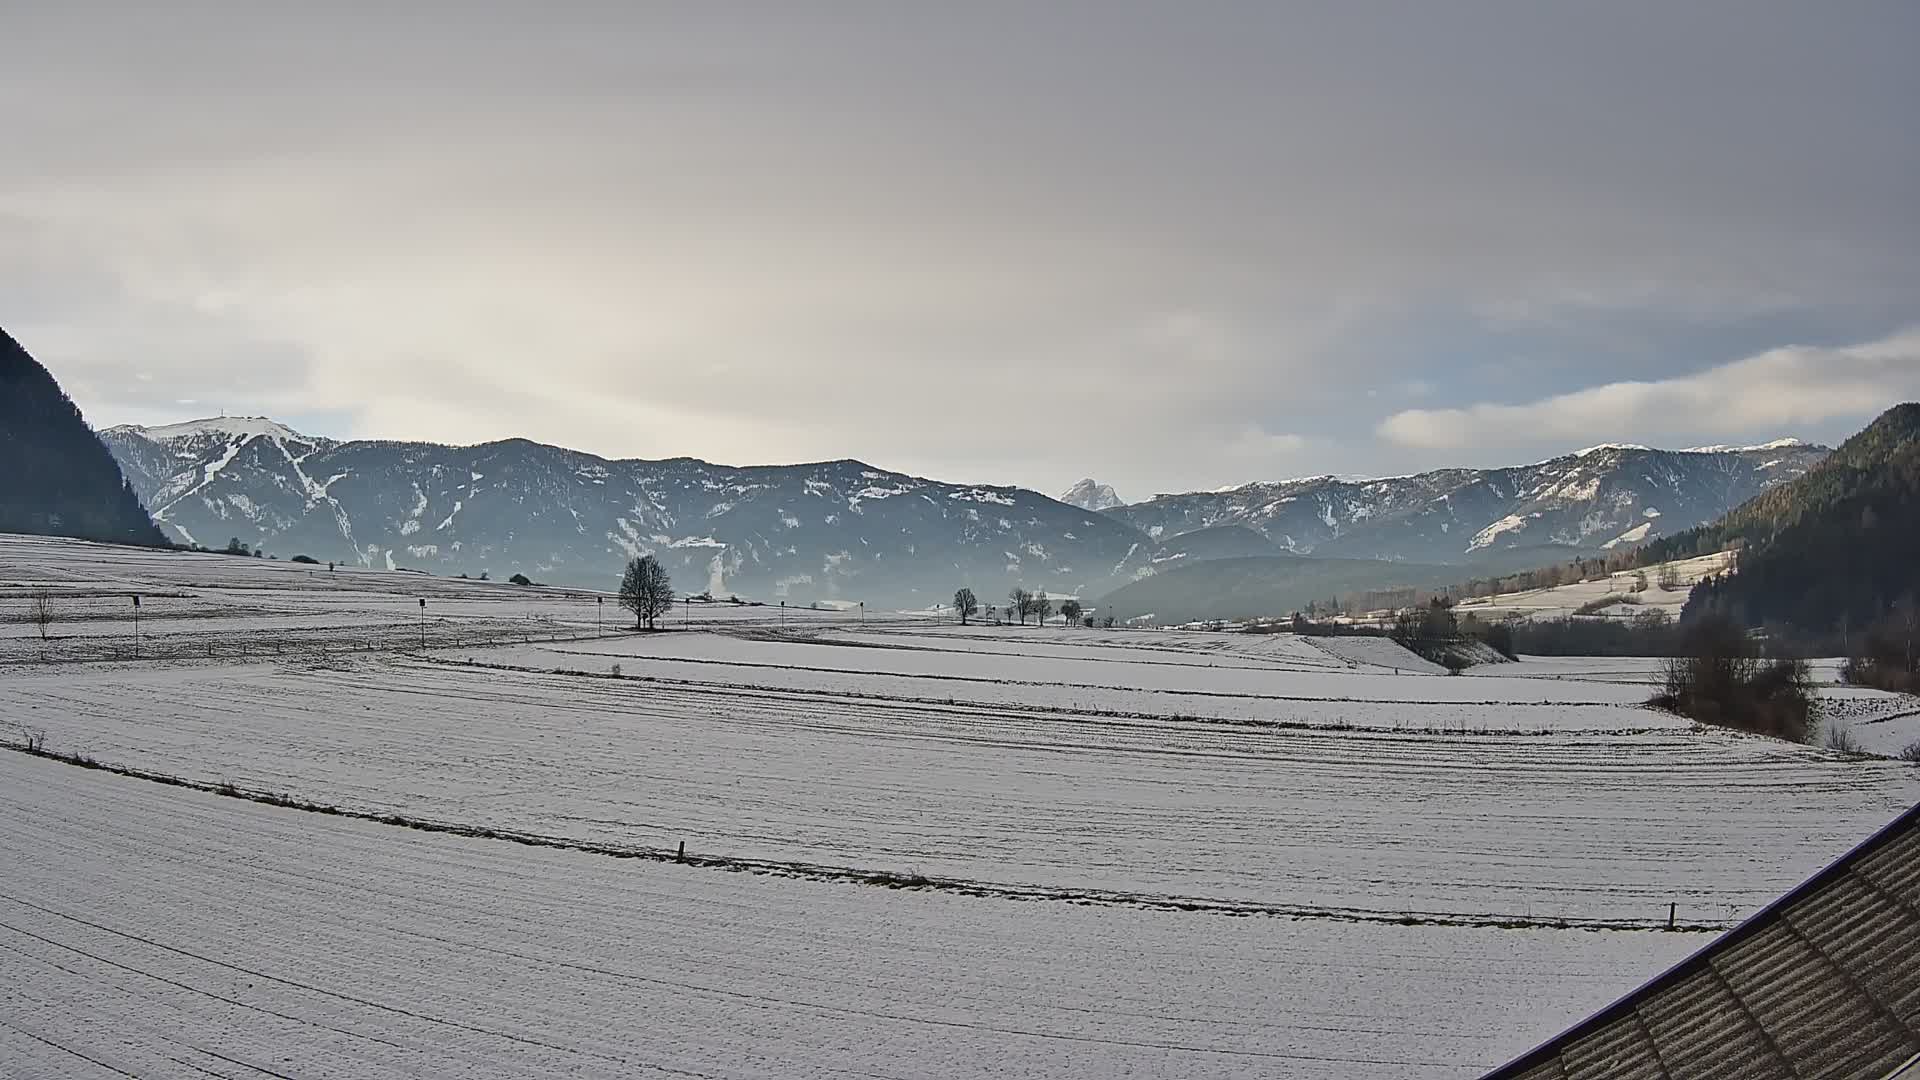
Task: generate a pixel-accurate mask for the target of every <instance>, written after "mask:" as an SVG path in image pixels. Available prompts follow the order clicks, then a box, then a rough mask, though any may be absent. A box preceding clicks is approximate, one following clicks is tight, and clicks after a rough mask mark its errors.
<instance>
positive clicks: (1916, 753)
mask: <svg viewBox="0 0 1920 1080" xmlns="http://www.w3.org/2000/svg"><path fill="white" fill-rule="evenodd" d="M1900 760H1901V761H1912V762H1916V763H1920V739H1915V740H1914V741H1913V742H1910V743H1908V744H1907V747H1906V749H1904V750H1902V751H1900Z"/></svg>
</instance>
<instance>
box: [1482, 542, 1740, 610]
mask: <svg viewBox="0 0 1920 1080" xmlns="http://www.w3.org/2000/svg"><path fill="white" fill-rule="evenodd" d="M1732 565H1733V555H1732V553H1730V552H1717V553H1715V554H1712V555H1702V556H1700V557H1699V558H1694V559H1678V560H1675V561H1673V562H1669V563H1661V564H1660V565H1658V566H1650V567H1648V568H1646V569H1645V570H1622V571H1620V572H1618V573H1615V574H1608V575H1606V576H1604V577H1601V578H1597V579H1595V580H1593V581H1581V582H1575V583H1574V584H1571V585H1555V586H1553V587H1551V588H1546V589H1531V590H1528V591H1526V592H1516V593H1501V594H1499V595H1498V596H1480V597H1474V598H1472V599H1468V600H1462V601H1461V602H1460V606H1459V609H1460V613H1461V614H1463V615H1464V614H1467V613H1469V612H1471V613H1473V614H1475V615H1478V616H1480V617H1481V618H1483V619H1487V620H1489V621H1494V622H1498V621H1499V620H1501V619H1506V618H1523V619H1565V618H1570V617H1572V616H1573V615H1575V614H1579V613H1583V612H1584V613H1586V614H1591V615H1595V616H1599V617H1606V618H1621V619H1624V618H1631V617H1633V616H1635V615H1640V614H1644V613H1646V612H1649V611H1658V612H1661V613H1663V614H1665V615H1668V616H1670V617H1673V618H1678V617H1679V615H1680V609H1681V608H1683V607H1685V606H1686V604H1687V597H1688V595H1690V594H1691V593H1692V592H1693V587H1694V585H1696V584H1698V583H1699V582H1700V580H1701V579H1702V578H1708V577H1712V576H1713V575H1715V574H1718V573H1721V572H1722V571H1724V570H1727V569H1728V568H1730V567H1731V566H1732ZM1663 571H1670V572H1671V577H1670V578H1669V583H1670V584H1672V585H1673V586H1675V587H1674V588H1670V589H1669V588H1663V587H1662V586H1661V585H1660V584H1659V581H1660V579H1661V577H1662V573H1663ZM1643 580H1644V582H1645V585H1644V587H1643V586H1642V584H1641V582H1642V581H1643ZM1610 599H1612V600H1616V601H1617V602H1616V603H1613V604H1610V605H1607V606H1605V607H1601V608H1599V609H1598V610H1590V608H1591V606H1593V605H1599V604H1601V603H1602V602H1603V601H1606V600H1610Z"/></svg>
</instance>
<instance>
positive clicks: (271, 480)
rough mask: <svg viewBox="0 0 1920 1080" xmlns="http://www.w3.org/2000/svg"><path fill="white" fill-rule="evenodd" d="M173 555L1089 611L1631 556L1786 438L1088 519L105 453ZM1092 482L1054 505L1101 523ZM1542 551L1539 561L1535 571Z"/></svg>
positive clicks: (1031, 507)
mask: <svg viewBox="0 0 1920 1080" xmlns="http://www.w3.org/2000/svg"><path fill="white" fill-rule="evenodd" d="M101 439H102V441H103V442H105V443H106V445H107V446H108V447H109V448H110V449H111V450H112V451H113V454H114V456H115V457H116V458H117V459H118V460H119V462H120V466H121V468H122V469H123V470H124V472H125V473H126V476H127V478H128V480H129V482H130V483H131V484H132V485H133V488H134V490H135V491H137V492H138V493H139V494H140V496H141V498H142V499H143V500H145V502H146V505H147V506H148V508H149V509H150V510H151V511H152V512H153V516H154V519H155V521H156V522H157V523H159V524H160V526H161V527H162V528H163V529H165V530H166V531H167V533H168V534H169V536H170V537H172V538H174V539H176V540H179V541H181V542H188V543H193V542H197V543H201V544H204V545H206V546H208V547H220V546H222V545H224V544H225V543H226V541H227V539H228V538H229V537H237V538H238V539H240V540H241V541H242V542H244V543H247V544H249V545H252V546H256V547H265V548H266V549H267V550H268V551H270V552H273V553H275V554H279V555H281V556H282V557H286V556H291V555H293V554H307V555H311V556H313V557H315V558H319V559H327V560H339V561H343V562H346V563H348V564H358V565H366V566H379V567H387V566H393V567H406V568H411V569H424V570H429V571H431V572H433V573H437V574H456V573H466V574H469V575H474V576H477V575H479V574H480V573H487V574H489V575H490V576H492V577H495V578H503V577H505V576H507V575H509V574H512V573H516V572H519V573H525V574H528V575H529V576H531V577H533V578H535V579H538V580H544V581H552V582H555V583H564V584H574V585H582V586H596V587H602V588H605V587H610V584H611V582H612V581H613V580H614V579H616V578H617V575H618V571H619V567H620V564H621V563H622V562H623V561H624V560H625V559H626V558H628V557H629V556H631V555H636V554H642V553H651V554H655V555H657V556H658V557H660V558H661V559H662V560H663V561H665V562H666V563H667V565H668V569H669V571H670V572H671V573H672V574H673V576H674V579H675V582H676V584H677V585H678V586H679V587H680V588H681V589H682V590H683V591H689V592H699V591H711V592H713V593H714V594H715V595H721V596H724V595H727V594H729V593H737V594H739V595H741V596H743V597H752V598H759V599H769V600H783V599H784V600H787V601H789V602H794V603H808V602H812V601H817V600H856V599H857V600H862V601H865V602H867V603H869V604H882V605H890V606H899V607H925V606H929V605H934V604H939V603H943V602H945V601H946V600H947V599H948V598H949V597H951V595H952V592H953V590H954V589H956V588H958V587H960V586H962V585H965V586H968V587H970V588H972V589H973V590H974V591H975V592H976V593H977V594H979V595H980V596H981V597H983V598H987V597H998V596H1000V595H1002V594H1004V593H1005V591H1006V590H1007V588H1008V587H1010V586H1011V585H1015V584H1019V585H1024V586H1027V587H1029V588H1044V589H1046V590H1048V591H1049V592H1053V593H1057V594H1079V595H1082V596H1088V597H1091V596H1096V595H1100V594H1102V593H1104V592H1108V591H1111V590H1112V589H1115V588H1118V587H1119V586H1121V585H1124V584H1126V583H1128V582H1130V581H1135V580H1139V579H1141V578H1145V577H1148V576H1151V575H1153V574H1156V573H1162V572H1164V571H1166V570H1168V569H1171V568H1173V567H1176V566H1182V565H1192V564H1194V563H1197V562H1202V561H1206V560H1209V559H1217V558H1244V557H1249V556H1257V555H1263V554H1270V553H1271V554H1279V553H1285V554H1294V555H1307V554H1310V555H1315V556H1320V557H1342V558H1357V559H1378V560H1390V561H1402V562H1410V563H1428V564H1436V563H1437V564H1468V565H1471V564H1475V563H1478V562H1481V561H1483V560H1484V559H1486V558H1488V557H1489V556H1491V555H1493V554H1504V555H1507V556H1513V555H1517V554H1519V553H1520V549H1528V548H1539V549H1541V550H1542V551H1548V550H1554V551H1558V550H1560V549H1566V548H1573V547H1580V548H1601V547H1607V546H1619V545H1623V544H1635V543H1638V542H1640V541H1642V540H1644V539H1647V538H1649V537H1652V536H1656V535H1660V534H1662V533H1670V532H1674V531H1678V530H1679V529H1683V528H1686V527H1690V526H1693V525H1697V524H1699V523H1701V522H1703V521H1708V520H1712V519H1713V518H1715V517H1717V516H1718V515H1720V514H1721V513H1724V512H1725V511H1726V510H1727V509H1729V508H1730V507H1732V506H1734V505H1737V504H1738V503H1740V502H1742V501H1744V500H1745V499H1746V498H1748V497H1750V496H1751V495H1752V494H1754V493H1756V492H1758V491H1761V490H1764V489H1766V488H1767V487H1769V486H1771V485H1773V484H1775V483H1779V482H1782V481H1784V480H1787V479H1791V478H1792V477H1795V476H1798V475H1801V474H1802V473H1804V472H1805V471H1806V469H1807V467H1809V466H1810V465H1811V464H1812V463H1813V462H1815V461H1817V460H1819V458H1820V457H1821V456H1823V455H1824V454H1825V453H1826V451H1825V450H1824V449H1823V448H1820V447H1807V446H1802V445H1798V444H1792V445H1788V444H1784V443H1783V444H1772V445H1770V446H1768V447H1763V448H1732V449H1712V450H1700V451H1664V450H1650V449H1646V448H1638V447H1621V446H1613V447H1595V448H1591V449H1589V450H1585V451H1581V452H1580V453H1577V454H1570V455H1565V456H1563V457H1560V458H1555V459H1553V460H1552V461H1548V462H1541V463H1538V464H1536V465H1530V466H1519V467H1513V468H1507V469H1441V470H1435V471H1433V472H1427V473H1421V474H1418V475H1415V476H1409V477H1399V478H1386V479H1373V480H1344V479H1339V478H1334V477H1320V478H1315V479H1310V480H1297V481H1287V482H1283V483H1278V484H1249V485H1245V486H1243V487H1240V488H1235V489H1232V490H1230V491H1221V492H1196V493H1191V494H1185V495H1163V496H1157V497H1155V498H1154V499H1151V500H1148V501H1147V502H1143V503H1134V504H1131V505H1118V504H1116V505H1113V506H1110V507H1108V508H1107V509H1105V510H1090V509H1086V508H1084V507H1082V506H1075V505H1069V504H1067V503H1065V502H1061V501H1057V500H1054V499H1050V498H1047V497H1046V496H1044V495H1040V494H1038V493H1036V492H1033V491H1028V490H1025V489H1021V488H1016V487H1003V486H995V485H965V484H951V483H943V482H940V481H935V480H929V479H925V478H921V477H914V476H908V475H906V474H903V473H897V472H890V471H887V470H883V469H878V468H875V467H873V466H870V465H866V464H864V463H861V462H858V461H850V460H842V461H829V462H817V463H811V464H801V465H767V466H748V467H736V466H726V465H714V464H710V463H707V462H704V461H698V460H695V459H691V458H675V459H668V460H664V461H645V460H610V459H606V458H601V457H597V456H595V455H592V454H587V453H582V452H579V451H574V450H568V449H564V448H561V447H555V446H547V445H544V444H540V443H534V442H529V441H527V440H524V439H510V440H505V441H502V442H492V443H484V444H480V445H477V446H443V445H438V444H432V443H415V442H389V441H346V442H342V441H337V440H333V439H327V438H320V437H314V436H308V435H305V434H302V433H300V432H298V431H295V430H293V429H291V428H289V427H287V426H285V425H282V424H278V423H275V422H274V421H272V420H269V419H266V418H263V417H224V418H218V419H211V420H200V421H193V422H189V423H185V424H175V425H169V426H165V427H152V428H142V427H119V428H110V429H108V430H106V431H104V432H102V433H101ZM1110 493H1111V489H1110V488H1107V487H1106V486H1105V485H1100V484H1097V483H1095V482H1092V481H1087V482H1085V483H1083V484H1079V485H1075V488H1074V490H1073V491H1070V492H1068V494H1069V495H1075V496H1080V497H1083V498H1084V500H1085V501H1089V502H1091V503H1096V504H1097V503H1099V502H1101V501H1104V498H1103V496H1105V495H1108V494H1110ZM1558 557H1564V556H1555V557H1548V556H1547V555H1545V554H1543V555H1542V556H1541V559H1540V561H1541V563H1542V564H1545V563H1548V562H1553V561H1556V558H1558Z"/></svg>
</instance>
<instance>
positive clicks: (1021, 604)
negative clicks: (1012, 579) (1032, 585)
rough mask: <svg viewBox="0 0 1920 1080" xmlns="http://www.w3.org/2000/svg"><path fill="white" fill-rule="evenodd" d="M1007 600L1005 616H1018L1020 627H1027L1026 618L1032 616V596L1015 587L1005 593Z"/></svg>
mask: <svg viewBox="0 0 1920 1080" xmlns="http://www.w3.org/2000/svg"><path fill="white" fill-rule="evenodd" d="M1007 600H1008V601H1009V603H1008V604H1007V614H1009V615H1018V616H1019V617H1020V625H1021V626H1025V625H1027V616H1029V615H1031V614H1033V594H1032V593H1030V592H1028V591H1027V590H1025V589H1022V588H1020V587H1019V586H1017V585H1016V586H1014V587H1013V589H1012V591H1010V592H1008V593H1007Z"/></svg>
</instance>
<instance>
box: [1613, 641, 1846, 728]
mask: <svg viewBox="0 0 1920 1080" xmlns="http://www.w3.org/2000/svg"><path fill="white" fill-rule="evenodd" d="M1814 700H1815V693H1814V689H1813V681H1812V676H1811V674H1810V672H1809V670H1808V668H1807V662H1806V661H1805V660H1795V659H1778V660H1762V659H1761V658H1760V655H1759V651H1758V649H1757V648H1756V647H1755V644H1754V642H1753V640H1752V639H1751V638H1749V637H1748V636H1747V634H1746V631H1745V630H1743V629H1741V627H1740V626H1739V624H1737V623H1735V622H1733V621H1732V620H1731V619H1728V618H1726V617H1725V616H1721V615H1704V616H1701V617H1700V618H1697V619H1694V620H1693V621H1691V622H1689V623H1687V624H1685V625H1683V626H1682V627H1681V630H1680V648H1679V655H1676V656H1674V657H1672V658H1670V659H1669V660H1668V661H1667V664H1666V689H1665V692H1663V693H1661V694H1659V695H1656V696H1655V697H1654V698H1653V700H1652V702H1651V703H1652V704H1653V705H1656V706H1658V707H1660V708H1664V709H1668V710H1670V711H1672V712H1676V713H1679V714H1680V715H1682V716H1686V717H1690V718H1692V719H1694V720H1698V721H1700V722H1701V723H1703V724H1717V725H1720V726H1722V727H1730V728H1736V729H1738V730H1741V731H1748V732H1752V733H1754V734H1756V735H1771V736H1774V737H1776V738H1781V739H1786V740H1788V741H1791V742H1798V743H1804V742H1808V741H1810V740H1811V739H1812V737H1813V736H1814V734H1815V732H1816V728H1817V726H1816V725H1815V723H1814V720H1813V705H1814Z"/></svg>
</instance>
